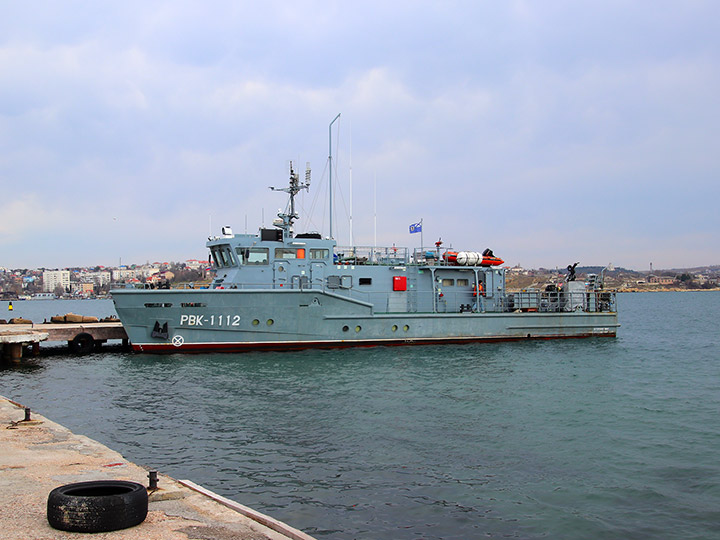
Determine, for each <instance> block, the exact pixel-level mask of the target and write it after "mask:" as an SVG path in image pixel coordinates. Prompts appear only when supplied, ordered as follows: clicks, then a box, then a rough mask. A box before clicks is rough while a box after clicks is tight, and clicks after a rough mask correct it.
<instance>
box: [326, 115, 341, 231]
mask: <svg viewBox="0 0 720 540" xmlns="http://www.w3.org/2000/svg"><path fill="white" fill-rule="evenodd" d="M338 118H340V113H338V114H337V116H336V117H335V118H333V121H332V122H330V125H329V126H328V148H329V151H328V162H329V164H330V177H329V178H330V180H329V182H328V185H329V186H330V188H329V190H328V191H329V192H330V238H332V237H333V230H332V223H333V216H332V211H333V198H332V125H333V124H334V123H335V120H337V119H338Z"/></svg>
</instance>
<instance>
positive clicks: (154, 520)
mask: <svg viewBox="0 0 720 540" xmlns="http://www.w3.org/2000/svg"><path fill="white" fill-rule="evenodd" d="M26 418H27V416H26V413H25V409H24V407H22V405H20V404H18V403H15V402H13V401H11V400H8V399H7V398H4V397H2V396H0V508H2V511H0V539H6V538H7V539H19V538H23V539H25V540H33V539H48V540H49V539H59V540H63V539H68V540H69V539H76V538H90V537H95V538H103V539H107V540H115V539H119V540H140V539H142V540H145V539H148V538H152V539H154V540H170V539H172V540H176V539H188V540H189V539H203V540H231V539H237V540H288V539H292V540H313V538H312V537H311V536H309V535H307V534H305V533H303V532H302V531H299V530H297V529H294V528H293V527H290V526H289V525H286V524H284V523H282V522H280V521H277V520H275V519H273V518H271V517H270V516H266V515H264V514H261V513H259V512H256V511H254V510H252V509H250V508H247V507H245V506H242V505H240V504H238V503H236V502H234V501H231V500H229V499H226V498H224V497H221V496H219V495H217V494H215V493H212V492H211V491H209V490H206V489H204V488H202V487H200V486H198V485H196V484H194V483H192V482H190V481H188V480H182V481H176V480H174V479H173V478H170V477H168V476H165V475H163V474H159V475H158V477H159V483H158V489H157V490H154V491H150V492H149V493H150V497H149V499H150V502H149V511H148V515H147V518H146V519H145V521H144V522H143V523H141V524H140V525H137V526H135V527H131V528H129V529H123V530H119V531H113V532H107V533H95V534H92V533H69V532H64V531H59V530H56V529H53V528H52V527H50V525H49V523H48V521H47V517H46V505H47V498H48V495H49V493H50V491H52V490H53V489H54V488H56V487H58V486H61V485H65V484H70V483H74V482H85V481H90V480H130V481H133V482H137V483H140V484H143V485H145V486H147V485H148V470H146V469H144V468H142V467H140V466H138V465H135V464H133V463H130V462H129V461H127V460H126V459H125V458H124V457H123V456H122V455H120V454H118V453H117V452H114V451H113V450H110V449H109V448H107V447H106V446H103V445H102V444H100V443H98V442H96V441H93V440H92V439H89V438H87V437H84V436H82V435H75V434H73V433H72V432H70V431H69V430H68V429H66V428H64V427H63V426H61V425H59V424H56V423H55V422H52V421H50V420H48V419H47V418H45V417H43V416H40V415H39V414H37V413H35V412H32V413H30V419H29V420H26Z"/></svg>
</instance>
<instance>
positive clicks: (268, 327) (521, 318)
mask: <svg viewBox="0 0 720 540" xmlns="http://www.w3.org/2000/svg"><path fill="white" fill-rule="evenodd" d="M113 300H114V302H115V307H116V310H117V312H118V315H119V316H120V318H121V319H122V321H123V324H124V326H125V329H126V331H127V333H128V337H129V338H130V341H131V344H132V347H133V350H135V351H138V352H153V353H173V352H201V351H212V350H216V351H226V352H233V351H246V350H287V349H305V348H312V347H325V348H332V347H358V346H377V345H413V344H433V343H463V342H477V341H507V340H522V339H558V338H581V337H592V336H604V337H614V336H615V335H616V331H617V328H618V326H619V325H618V323H617V313H616V312H615V311H605V312H604V311H592V312H588V311H583V310H573V311H554V312H539V311H533V310H522V309H517V310H515V311H510V312H471V311H467V312H460V313H458V312H453V313H422V312H397V313H375V312H374V309H373V304H371V303H368V302H364V301H361V300H357V299H353V298H349V297H347V296H343V295H341V294H336V293H333V292H331V291H327V290H313V289H308V290H303V289H298V290H290V289H285V290H241V289H231V290H228V289H219V290H218V289H198V290H152V291H149V290H132V289H127V290H117V291H113Z"/></svg>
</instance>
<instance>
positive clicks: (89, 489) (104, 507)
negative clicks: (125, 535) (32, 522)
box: [47, 480, 148, 533]
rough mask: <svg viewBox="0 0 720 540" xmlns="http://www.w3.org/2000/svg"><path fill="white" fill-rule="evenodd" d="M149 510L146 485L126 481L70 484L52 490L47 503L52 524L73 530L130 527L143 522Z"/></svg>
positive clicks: (65, 529)
mask: <svg viewBox="0 0 720 540" xmlns="http://www.w3.org/2000/svg"><path fill="white" fill-rule="evenodd" d="M147 511H148V495H147V490H146V489H145V487H144V486H143V485H142V484H138V483H136V482H127V481H125V480H96V481H92V482H78V483H76V484H67V485H64V486H60V487H58V488H55V489H53V490H52V491H51V492H50V495H48V502H47V519H48V522H49V523H50V525H51V526H52V527H54V528H55V529H59V530H61V531H70V532H89V533H95V532H107V531H117V530H119V529H127V528H128V527H134V526H135V525H138V524H140V523H142V522H143V521H144V520H145V518H146V517H147Z"/></svg>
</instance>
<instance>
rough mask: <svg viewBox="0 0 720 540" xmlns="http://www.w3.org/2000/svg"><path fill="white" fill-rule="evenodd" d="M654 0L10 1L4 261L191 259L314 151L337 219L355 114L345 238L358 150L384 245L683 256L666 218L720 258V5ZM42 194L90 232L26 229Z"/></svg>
mask: <svg viewBox="0 0 720 540" xmlns="http://www.w3.org/2000/svg"><path fill="white" fill-rule="evenodd" d="M80 6H82V8H83V17H78V16H77V15H76V13H77V9H79V7H80ZM653 6H654V9H648V8H647V6H644V5H643V6H640V5H638V6H633V5H627V4H626V3H620V2H606V3H604V4H603V5H592V6H591V5H588V4H578V3H576V2H569V1H557V2H549V3H544V4H543V5H542V6H540V5H537V4H535V3H533V2H523V1H515V2H507V3H499V4H498V3H483V2H481V3H477V2H463V1H460V2H451V3H445V4H437V3H434V2H398V3H380V2H377V3H376V2H370V3H363V4H346V3H334V4H326V3H323V2H301V3H295V4H287V3H283V2H268V3H263V4H262V5H258V4H256V3H249V2H218V3H215V4H214V5H213V8H212V9H208V7H207V5H205V4H201V3H196V2H129V3H126V4H122V5H120V4H118V5H113V6H102V7H100V6H95V5H86V4H84V3H73V2H70V3H56V2H45V3H43V4H42V7H41V8H38V9H28V7H27V6H26V5H24V4H18V3H14V4H11V5H9V6H7V10H6V16H5V17H4V18H3V20H2V21H0V36H1V37H0V82H2V84H0V145H1V147H2V152H0V182H1V183H2V189H3V195H4V200H5V202H4V203H3V209H4V210H5V212H6V213H7V214H8V216H13V219H9V220H7V221H3V222H2V223H4V225H3V229H2V231H3V233H2V234H3V238H4V240H3V242H4V243H5V244H4V245H5V246H7V248H6V250H5V253H6V255H5V256H6V257H9V258H11V259H13V260H15V261H17V262H16V263H13V262H12V261H8V262H6V263H4V266H8V265H9V266H12V265H13V264H19V265H21V264H26V265H27V264H28V263H27V262H23V261H28V260H31V259H32V260H33V261H36V260H37V258H38V252H39V253H40V254H41V256H40V258H42V257H45V258H47V259H48V260H46V261H44V262H43V261H39V262H37V264H38V265H41V266H53V265H57V266H61V265H72V264H76V263H74V262H73V261H75V260H78V261H79V260H80V259H83V260H84V259H85V258H86V257H87V258H88V259H92V258H93V257H91V256H90V255H94V256H95V258H102V257H109V258H110V260H105V261H104V260H98V261H97V263H99V264H107V263H110V262H112V261H113V260H114V259H116V258H117V257H118V256H119V255H118V252H120V251H122V252H123V253H124V255H123V258H124V259H128V260H130V259H132V258H133V257H134V256H136V257H138V258H140V259H141V258H145V257H147V258H166V259H170V258H174V259H184V258H190V256H192V257H195V258H197V257H198V256H199V255H198V252H197V250H198V249H199V250H201V251H204V248H203V247H202V243H203V240H204V238H205V237H206V236H207V225H208V224H209V222H210V221H212V222H213V223H214V224H216V225H218V226H219V224H223V225H224V224H230V225H234V228H235V230H242V229H244V221H245V216H248V221H249V229H250V230H254V229H255V226H256V225H257V224H258V222H259V221H260V220H261V219H262V214H263V209H265V212H264V214H265V221H266V224H267V223H269V222H270V220H271V219H272V217H273V215H274V213H275V210H276V208H277V207H278V206H282V205H284V200H282V198H280V195H279V194H277V193H275V194H273V193H271V192H270V191H269V190H268V189H267V188H268V186H269V185H275V186H279V185H283V184H284V182H285V181H286V178H287V162H288V160H290V159H292V160H293V161H294V162H295V163H296V166H298V167H299V168H300V169H302V168H304V162H305V161H310V162H311V163H312V166H313V171H314V172H313V187H312V190H313V191H312V192H311V193H310V194H308V195H306V196H304V197H305V202H304V203H303V204H304V206H303V213H304V216H303V219H304V220H305V221H306V223H307V226H310V227H314V228H325V232H327V227H328V224H327V209H326V208H324V207H323V204H322V202H323V201H324V200H326V196H327V192H326V190H327V187H326V182H327V169H326V165H325V162H326V159H327V149H328V140H327V137H328V126H327V124H328V123H329V121H330V120H332V118H333V117H334V116H335V115H336V114H337V113H338V112H341V113H342V117H341V119H340V121H339V122H338V123H337V124H336V126H335V127H336V128H338V129H339V131H335V132H334V137H335V140H334V150H335V156H334V158H335V163H336V165H337V175H336V180H337V195H338V211H339V212H338V214H339V216H338V219H339V222H338V226H337V228H336V230H337V231H339V232H338V234H340V235H343V237H344V238H348V237H349V230H348V225H347V223H346V222H344V220H343V219H341V216H342V214H343V213H346V211H345V210H344V209H345V208H346V209H347V212H349V200H350V193H349V180H350V178H349V176H350V175H349V168H350V164H351V161H352V170H353V217H354V236H355V239H356V241H358V242H363V243H369V242H370V241H371V240H372V239H373V237H374V219H373V216H372V214H373V208H374V205H375V204H376V202H377V206H378V225H379V231H378V235H379V238H380V239H381V241H383V242H385V243H393V242H395V243H397V244H398V245H401V244H403V243H410V242H417V241H418V240H419V239H417V238H415V236H417V235H415V236H413V237H412V238H408V237H406V236H405V234H406V231H407V225H408V224H409V223H411V222H415V221H417V220H418V219H419V218H420V217H423V218H424V219H425V223H426V224H427V225H426V230H427V231H428V234H427V238H429V237H430V236H443V238H448V241H450V238H451V237H452V238H453V240H452V241H453V242H455V243H456V245H462V246H464V247H467V248H472V249H481V248H483V247H484V245H485V244H486V243H488V242H489V243H492V244H493V246H494V248H495V250H496V252H500V251H502V250H503V249H505V250H506V251H507V252H509V253H518V256H517V258H518V259H521V258H522V260H523V261H524V264H527V265H528V266H532V265H538V266H539V265H544V266H553V260H554V258H555V257H556V256H558V257H560V258H563V259H565V258H568V257H570V253H571V252H579V253H580V258H583V259H592V258H600V259H602V260H603V261H604V260H605V259H607V258H609V257H610V258H613V259H615V261H614V262H615V263H616V264H619V265H625V266H633V265H640V266H643V267H644V266H645V265H646V259H647V258H648V256H649V255H650V254H652V253H657V256H656V260H655V261H653V262H655V263H656V267H657V266H658V265H662V264H664V263H663V261H665V263H667V264H672V261H673V260H674V257H672V256H670V255H668V254H666V240H667V239H668V238H672V239H675V238H676V239H677V242H676V245H677V248H678V249H680V250H685V251H686V252H687V257H686V258H687V259H688V260H689V261H690V260H692V263H693V264H701V263H708V264H709V263H713V262H715V263H716V262H717V261H716V260H715V259H716V258H717V256H718V254H717V252H716V250H715V249H714V248H712V247H711V246H713V245H714V244H715V243H716V242H705V243H704V240H707V236H705V235H706V234H707V231H713V230H718V227H719V226H720V222H719V221H718V217H717V213H716V212H715V210H714V207H713V205H712V204H711V202H710V201H712V200H715V199H717V196H718V194H719V193H718V190H719V189H720V188H718V187H717V182H716V178H717V173H718V166H717V163H716V161H717V160H716V159H715V148H717V147H718V143H719V142H720V141H718V131H717V129H716V126H717V125H718V121H719V120H720V118H718V115H719V114H720V112H718V108H717V107H716V106H715V101H716V98H715V96H716V95H717V94H718V91H719V90H720V80H719V76H718V73H720V71H719V70H718V69H717V68H718V50H720V48H719V47H718V45H720V44H719V43H718V40H719V39H720V38H718V36H717V34H716V32H715V29H714V26H715V25H714V21H715V20H717V15H718V14H719V13H718V12H719V11H720V8H718V7H716V5H715V4H714V3H710V2H693V3H690V4H683V5H678V4H675V3H671V2H660V3H656V4H653ZM351 144H352V146H351ZM351 154H352V160H351ZM323 169H325V172H324V173H323ZM375 178H377V187H378V189H377V192H378V198H377V199H378V200H377V201H375V200H374V196H373V192H374V185H375ZM313 201H314V202H313ZM706 201H707V202H706ZM23 205H24V206H23ZM19 208H24V210H23V211H21V210H18V209H19ZM33 209H34V214H36V215H37V216H39V215H40V214H42V216H49V217H50V218H52V219H51V220H50V221H51V222H54V223H67V222H69V221H72V220H73V218H76V217H77V216H78V213H79V212H81V213H82V214H81V215H82V216H83V218H84V220H85V222H86V223H89V224H90V225H91V226H90V227H85V228H84V229H85V234H91V237H92V244H91V245H92V246H93V247H92V250H91V253H90V254H88V253H87V251H88V250H87V249H84V248H80V247H77V245H78V244H79V243H80V242H82V238H83V236H82V235H79V234H78V233H77V231H76V230H72V232H71V233H70V234H66V235H60V234H56V233H55V232H54V231H52V232H48V231H46V232H44V233H43V234H44V235H45V236H43V235H39V236H38V237H37V238H36V240H37V243H36V244H34V245H32V246H30V245H25V244H24V243H22V242H20V241H19V240H17V239H18V238H20V237H22V236H23V234H24V231H23V230H22V229H20V228H18V229H17V230H15V229H13V226H17V225H14V224H17V223H18V221H17V219H16V217H17V216H18V215H26V216H27V215H33V212H32V210H33ZM310 210H313V215H309V213H310ZM340 210H342V211H340ZM23 212H25V213H23ZM108 216H116V217H118V219H119V220H120V223H122V224H123V226H124V229H123V231H124V232H120V231H119V230H118V231H116V232H112V231H113V230H114V229H113V227H114V228H115V229H118V227H117V226H116V225H117V223H116V222H113V223H110V222H108V221H107V219H108ZM39 219H41V220H42V223H43V224H44V225H46V226H48V221H47V219H46V218H45V217H42V218H39ZM50 227H51V226H50ZM51 228H52V227H51ZM88 229H90V230H92V231H98V232H92V233H87V231H88ZM572 231H582V233H581V234H580V233H578V234H575V233H573V232H572ZM176 233H177V234H178V235H181V236H182V237H181V238H177V237H174V234H176ZM103 235H105V236H103ZM158 237H160V238H162V239H163V241H162V242H158V241H156V239H157V238H158ZM103 238H105V241H103V240H102V239H103ZM427 238H426V241H427ZM588 238H592V243H591V244H590V243H588V241H587V239H588ZM348 240H349V238H348ZM65 242H67V243H66V244H65V247H64V248H63V249H60V248H56V246H57V245H63V244H64V243H65ZM478 243H479V244H480V245H477V244H478ZM543 244H546V245H547V246H549V247H548V248H547V249H546V248H543V247H542V245H543ZM38 246H44V249H40V250H38V249H37V247H38ZM534 246H536V247H534ZM10 247H12V249H9V248H10ZM173 247H174V248H175V249H177V251H176V252H173V251H172V249H173ZM601 248H602V249H605V250H607V251H610V254H608V256H605V255H604V254H603V253H604V252H601V253H598V251H599V249H601ZM152 250H158V251H163V252H165V253H166V255H164V256H162V257H161V256H160V254H158V256H157V257H155V256H150V255H148V253H149V252H151V251H152ZM522 250H527V252H528V255H527V256H526V257H521V256H520V255H519V253H520V252H521V251H522ZM188 251H192V252H191V253H188V254H187V256H186V255H185V252H188ZM565 253H567V255H566V254H565ZM613 253H617V256H613ZM570 258H573V257H570ZM622 258H624V259H625V260H620V259H622ZM562 262H563V263H564V262H565V261H564V260H563V261H562ZM587 262H588V263H591V262H593V261H590V260H588V261H587ZM77 264H79V263H77Z"/></svg>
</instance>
